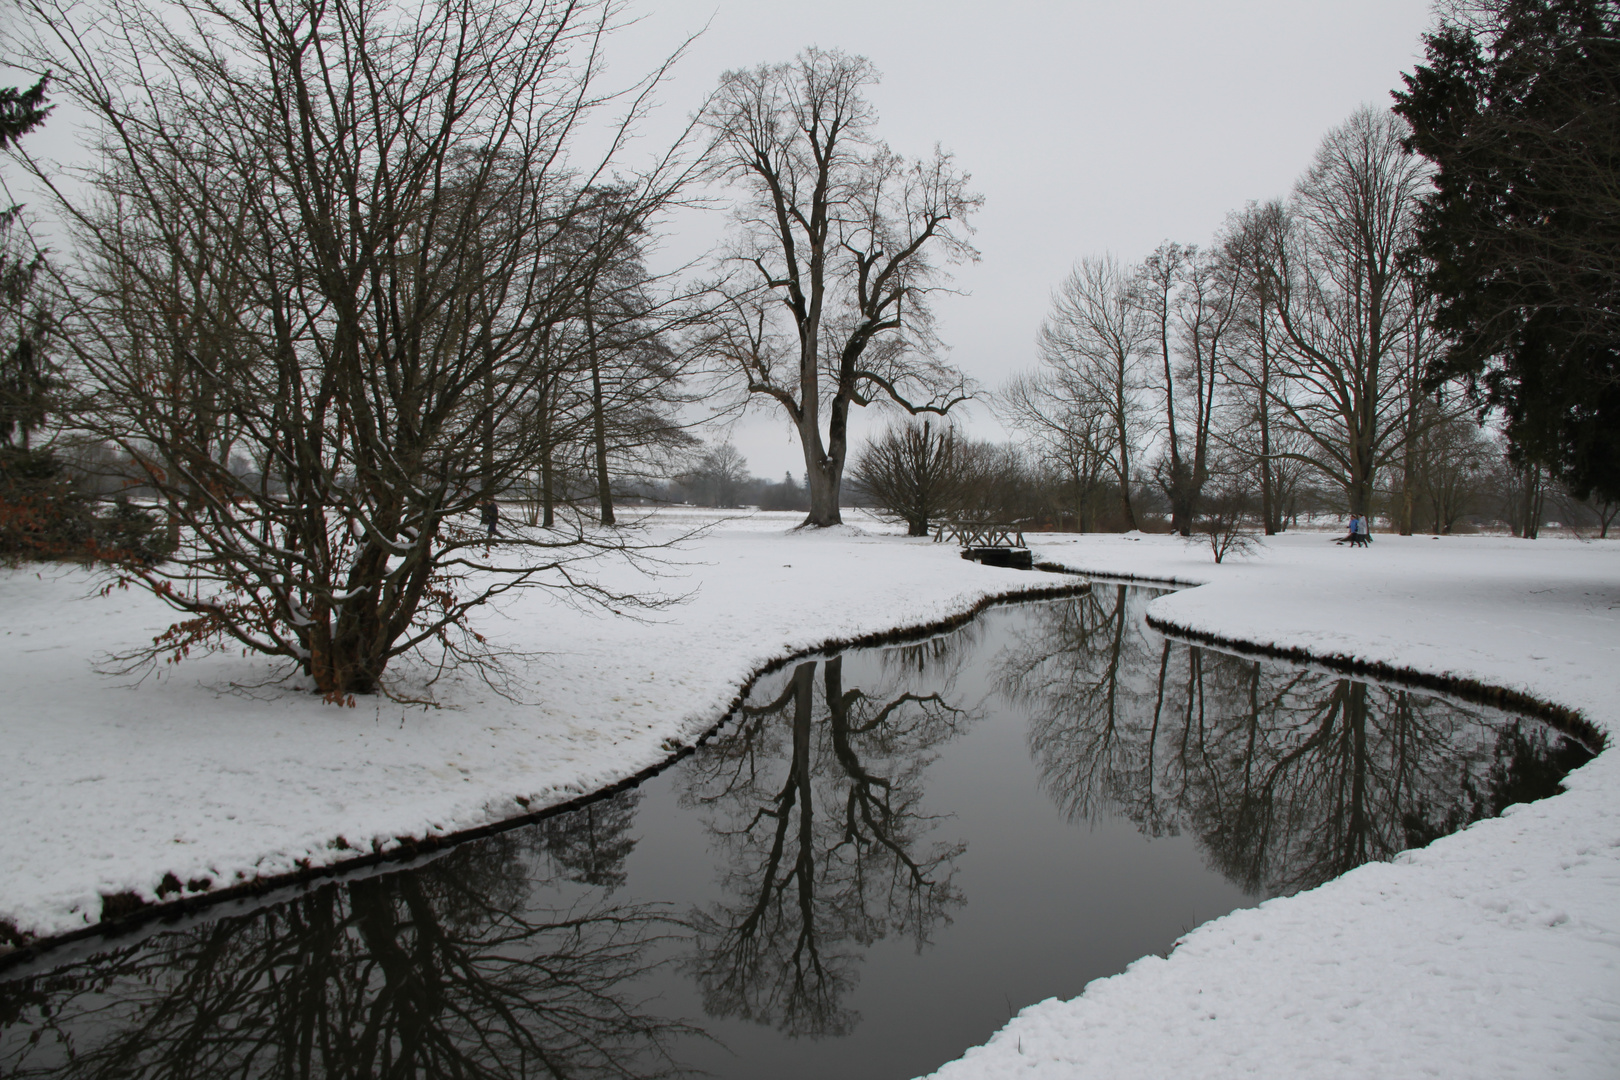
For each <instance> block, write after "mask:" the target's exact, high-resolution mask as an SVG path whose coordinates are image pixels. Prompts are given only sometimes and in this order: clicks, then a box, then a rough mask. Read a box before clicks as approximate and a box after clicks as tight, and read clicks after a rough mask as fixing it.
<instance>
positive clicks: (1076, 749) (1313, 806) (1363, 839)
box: [999, 585, 1591, 895]
mask: <svg viewBox="0 0 1620 1080" xmlns="http://www.w3.org/2000/svg"><path fill="white" fill-rule="evenodd" d="M1153 595H1154V594H1153V593H1152V592H1149V591H1148V590H1144V589H1138V588H1130V587H1126V586H1102V585H1098V586H1096V587H1094V589H1093V591H1092V592H1091V593H1090V594H1089V595H1087V596H1083V597H1078V598H1076V599H1074V600H1072V601H1067V602H1063V603H1057V604H1051V605H1045V606H1043V607H1041V608H1039V609H1037V610H1036V612H1035V613H1034V617H1033V618H1032V619H1031V621H1030V622H1029V623H1028V624H1026V626H1025V628H1024V629H1022V630H1020V631H1018V632H1017V633H1016V634H1015V637H1014V641H1013V643H1012V644H1011V645H1010V646H1009V648H1008V649H1007V650H1006V651H1005V653H1004V654H1003V656H1002V657H1001V660H1000V669H999V685H1000V688H1001V691H1002V693H1003V694H1004V695H1005V696H1006V697H1007V698H1008V699H1009V700H1011V701H1013V702H1015V703H1016V704H1018V705H1019V706H1021V707H1022V708H1023V709H1024V710H1026V711H1027V712H1028V714H1029V716H1030V728H1029V742H1030V750H1031V752H1032V754H1033V755H1034V757H1035V760H1036V764H1037V767H1038V768H1039V770H1040V775H1041V780H1042V784H1043V786H1044V787H1045V789H1046V790H1047V792H1048V793H1049V794H1050V795H1051V796H1052V797H1053V798H1054V799H1055V800H1056V801H1057V802H1058V804H1059V805H1060V806H1061V807H1062V808H1063V810H1064V811H1065V812H1066V813H1067V814H1068V815H1069V816H1070V817H1071V818H1072V819H1090V818H1093V817H1095V816H1097V815H1099V814H1106V813H1114V812H1117V813H1121V814H1124V815H1125V816H1126V817H1128V818H1129V819H1130V820H1132V821H1133V822H1135V823H1136V824H1137V826H1138V827H1139V828H1141V829H1142V830H1143V831H1144V832H1146V833H1148V834H1150V835H1153V836H1159V835H1167V834H1175V833H1178V832H1180V831H1182V830H1186V831H1189V832H1191V833H1193V834H1194V835H1196V836H1197V837H1198V839H1199V842H1200V843H1201V844H1202V846H1203V848H1204V849H1205V851H1206V853H1207V855H1208V857H1209V859H1210V860H1211V864H1212V865H1213V866H1214V867H1215V868H1217V869H1218V870H1220V872H1221V873H1223V874H1224V875H1225V876H1226V877H1227V878H1228V879H1230V880H1231V881H1233V882H1234V883H1235V884H1237V885H1239V886H1240V887H1241V888H1243V889H1244V890H1245V891H1246V892H1249V893H1251V894H1267V895H1276V894H1286V893H1291V892H1295V891H1298V890H1300V889H1308V888H1311V887H1313V886H1315V885H1319V884H1321V883H1322V882H1324V881H1327V880H1329V879H1331V878H1333V877H1336V876H1338V875H1339V874H1342V873H1344V872H1345V871H1346V870H1349V869H1352V868H1353V867H1356V866H1359V865H1361V864H1362V863H1364V862H1367V861H1369V860H1373V859H1387V858H1389V857H1391V856H1392V855H1395V854H1396V853H1398V852H1400V851H1402V850H1404V849H1406V848H1408V847H1415V846H1422V845H1423V844H1426V843H1428V842H1429V841H1430V840H1432V839H1434V838H1435V837H1436V836H1439V835H1443V834H1444V833H1447V832H1451V831H1454V830H1455V829H1458V828H1461V827H1462V826H1463V825H1466V824H1468V823H1469V822H1471V821H1475V820H1478V819H1479V818H1481V817H1485V816H1489V815H1493V814H1496V813H1499V812H1500V811H1501V809H1502V807H1503V806H1505V805H1507V804H1508V803H1509V802H1516V801H1524V800H1525V799H1527V798H1540V797H1543V796H1545V795H1550V794H1553V793H1555V792H1556V791H1557V790H1558V786H1557V781H1558V778H1559V777H1561V776H1562V775H1563V774H1564V773H1565V772H1567V771H1568V770H1569V769H1570V768H1573V767H1575V766H1576V765H1579V764H1581V763H1582V762H1584V761H1585V760H1586V759H1587V758H1589V757H1590V756H1591V754H1590V752H1589V751H1588V750H1587V749H1586V748H1585V747H1583V746H1581V745H1580V744H1578V743H1576V742H1574V741H1573V740H1570V739H1568V738H1566V737H1564V736H1562V735H1560V734H1558V733H1556V732H1553V731H1551V730H1550V729H1548V728H1546V727H1545V726H1544V725H1540V724H1538V723H1535V722H1531V721H1514V720H1512V719H1509V718H1506V717H1504V716H1503V715H1502V714H1501V713H1499V712H1497V711H1496V710H1492V709H1485V708H1475V707H1469V706H1463V705H1458V704H1456V703H1454V702H1450V701H1445V700H1442V699H1438V698H1433V697H1430V696H1428V695H1424V694H1420V693H1414V692H1412V691H1408V690H1405V689H1401V688H1395V687H1386V686H1379V685H1376V684H1369V683H1365V682H1358V681H1355V680H1352V679H1347V678H1344V677H1342V676H1338V675H1334V674H1327V673H1323V672H1319V671H1310V670H1301V669H1299V668H1294V667H1290V666H1284V665H1282V664H1276V663H1272V662H1268V661H1263V660H1261V661H1256V660H1253V659H1250V658H1247V657H1242V656H1233V655H1230V654H1226V653H1221V652H1216V651H1214V650H1210V649H1201V648H1196V647H1193V646H1188V645H1183V644H1180V643H1177V642H1172V641H1169V640H1167V639H1165V638H1162V637H1160V636H1159V635H1157V634H1155V633H1153V632H1152V631H1150V630H1148V629H1147V627H1146V625H1145V623H1144V622H1143V621H1142V608H1143V607H1144V606H1145V605H1146V603H1147V601H1148V600H1149V599H1151V597H1152V596H1153Z"/></svg>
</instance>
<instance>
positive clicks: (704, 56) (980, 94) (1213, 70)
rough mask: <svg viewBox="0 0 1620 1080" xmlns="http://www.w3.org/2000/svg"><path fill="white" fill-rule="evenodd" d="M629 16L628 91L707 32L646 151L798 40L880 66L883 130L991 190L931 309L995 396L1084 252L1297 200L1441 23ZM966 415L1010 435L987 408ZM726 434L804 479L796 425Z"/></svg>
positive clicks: (896, 2)
mask: <svg viewBox="0 0 1620 1080" xmlns="http://www.w3.org/2000/svg"><path fill="white" fill-rule="evenodd" d="M629 11H630V13H631V14H632V15H638V16H639V17H640V18H639V21H638V22H637V23H636V24H635V25H634V26H633V27H631V28H629V29H627V30H625V31H622V32H621V33H619V34H618V35H617V36H616V38H615V39H614V40H613V41H612V42H610V44H609V51H608V62H609V64H610V65H611V70H610V75H612V76H618V77H621V78H623V77H628V76H630V75H631V74H632V73H639V72H641V71H645V70H647V69H649V68H650V67H652V66H653V65H654V64H655V63H656V61H657V59H658V58H659V57H660V56H661V55H663V54H664V53H666V52H667V51H668V50H669V49H671V48H673V47H674V45H675V44H677V43H678V42H679V41H680V40H681V39H683V38H684V37H686V36H687V35H690V34H692V33H695V32H697V31H699V30H703V29H704V27H705V25H707V27H708V28H707V30H704V32H703V34H702V36H701V37H700V38H699V39H698V40H697V41H696V42H694V43H693V45H692V46H691V48H690V50H689V52H688V54H687V56H686V57H685V59H683V60H682V61H681V63H680V65H679V67H678V68H677V70H676V73H675V75H674V77H673V79H672V80H671V82H670V83H669V84H668V86H667V87H666V89H665V91H664V93H663V94H662V95H661V97H662V99H663V101H664V102H665V103H666V104H665V106H664V108H663V113H662V115H661V116H660V117H659V118H657V120H656V121H655V124H654V125H653V126H652V127H651V128H649V130H648V139H649V141H652V140H655V139H656V138H657V136H658V135H659V134H660V133H662V132H663V131H666V130H672V129H673V127H674V125H675V124H676V123H677V122H678V121H680V120H682V119H684V117H685V116H686V115H688V114H689V113H691V112H692V111H693V110H695V109H696V108H697V106H698V104H699V103H700V102H701V101H702V99H703V97H704V95H705V94H707V93H708V92H709V91H710V90H711V89H712V88H713V87H714V85H715V82H716V80H717V79H718V78H719V75H720V73H721V72H722V71H725V70H727V69H730V68H739V67H753V66H755V65H758V64H761V63H775V62H779V61H784V60H788V59H790V58H791V57H792V56H793V55H794V54H795V53H797V52H798V51H799V50H800V49H802V48H804V47H805V46H807V45H818V46H820V47H822V48H839V49H843V50H845V51H846V52H853V53H860V54H863V55H865V56H867V57H869V58H870V59H871V60H872V61H873V62H874V63H875V64H876V65H877V67H878V69H879V70H880V71H881V72H882V73H883V81H882V83H881V84H880V85H878V86H877V87H875V88H874V89H873V90H872V93H871V96H872V99H873V101H874V103H875V104H876V106H877V111H878V116H879V122H878V128H877V130H878V133H879V135H880V136H881V137H882V138H883V139H885V140H886V141H887V142H888V143H889V144H890V145H891V146H892V147H893V148H894V149H896V150H897V151H899V152H901V153H904V154H908V155H910V156H916V155H919V154H925V153H928V152H929V151H930V150H931V149H932V147H933V145H934V144H935V143H936V142H937V143H940V144H941V145H943V146H944V147H945V148H946V149H948V150H951V151H953V152H955V154H956V157H957V161H958V163H959V164H960V165H961V166H962V167H963V168H964V169H966V170H967V171H968V172H970V173H971V174H972V176H973V186H974V187H975V188H976V189H977V190H978V191H979V192H980V193H982V194H983V195H984V197H985V204H984V209H983V210H982V211H981V212H980V213H979V215H978V216H977V218H976V219H975V220H974V222H973V224H974V227H975V228H976V229H977V234H976V236H975V237H974V243H975V246H977V247H978V249H979V251H980V252H981V254H982V256H983V258H982V261H980V262H979V263H978V264H976V265H973V266H969V267H966V268H964V269H962V270H961V271H960V272H959V273H958V274H957V278H956V286H957V287H958V288H959V289H961V290H962V291H963V292H964V293H965V294H966V295H962V296H943V297H940V298H938V300H937V303H936V307H937V310H938V314H939V316H940V328H941V331H942V335H943V337H944V339H945V341H946V343H947V344H948V345H949V346H950V348H951V357H952V359H953V360H954V361H955V362H956V363H958V364H959V365H960V366H961V367H963V368H964V369H965V370H966V371H967V372H968V373H969V374H970V375H972V376H973V377H974V378H976V379H977V380H978V381H979V382H981V383H983V384H984V385H985V386H986V387H988V388H991V389H993V388H994V387H996V386H998V385H999V384H1000V383H1001V382H1002V381H1003V380H1004V379H1005V378H1006V377H1007V376H1008V375H1010V374H1011V373H1013V372H1015V371H1018V370H1020V369H1023V368H1027V367H1029V366H1031V365H1032V364H1033V363H1034V362H1035V352H1034V338H1035V332H1036V330H1037V328H1038V327H1039V326H1040V322H1041V319H1042V317H1043V315H1044V314H1045V312H1046V308H1047V304H1048V301H1049V298H1050V293H1051V290H1052V287H1053V286H1054V285H1055V284H1056V283H1057V282H1058V281H1060V280H1061V279H1062V277H1063V276H1064V275H1065V274H1066V273H1067V272H1068V270H1069V268H1070V266H1072V265H1073V263H1074V262H1075V260H1077V259H1079V258H1080V257H1081V256H1084V255H1090V254H1098V253H1102V252H1105V251H1111V252H1113V253H1114V254H1115V255H1118V256H1119V257H1120V258H1122V259H1125V260H1136V259H1140V258H1141V257H1142V256H1144V255H1146V254H1147V253H1148V252H1149V251H1151V250H1152V249H1153V247H1154V246H1155V245H1157V244H1158V243H1159V242H1160V241H1161V240H1166V239H1172V240H1179V241H1182V242H1185V243H1202V242H1205V241H1207V240H1208V239H1209V237H1210V236H1211V234H1212V233H1213V232H1214V231H1215V230H1216V229H1217V228H1218V227H1219V226H1220V224H1221V222H1222V220H1223V219H1224V218H1225V217H1226V215H1227V213H1228V212H1230V211H1232V210H1234V209H1238V208H1240V207H1242V206H1243V204H1244V203H1245V202H1247V201H1249V200H1251V199H1268V198H1272V197H1276V196H1282V195H1286V194H1287V193H1288V190H1289V188H1290V187H1291V186H1292V184H1293V182H1294V180H1295V178H1296V177H1297V176H1298V175H1299V174H1300V173H1301V172H1302V171H1303V170H1304V169H1305V167H1306V166H1307V165H1308V164H1309V162H1310V158H1311V155H1312V153H1313V152H1314V150H1315V147H1316V144H1317V142H1318V141H1319V140H1320V139H1321V137H1322V135H1323V134H1324V133H1325V132H1326V131H1327V130H1328V129H1329V128H1331V127H1333V126H1334V125H1336V124H1338V123H1340V122H1342V121H1343V120H1344V119H1345V118H1346V117H1347V116H1349V114H1350V113H1351V112H1352V111H1353V110H1354V109H1355V108H1356V107H1357V106H1359V105H1361V104H1362V103H1365V102H1371V103H1374V104H1377V105H1379V106H1387V105H1388V103H1389V92H1390V90H1391V89H1392V88H1394V87H1396V86H1397V85H1399V80H1400V73H1401V72H1402V71H1407V70H1410V69H1411V67H1412V65H1413V63H1414V62H1415V61H1416V60H1417V59H1418V58H1419V57H1420V55H1421V43H1420V40H1419V36H1420V35H1421V33H1422V32H1423V30H1424V29H1425V28H1426V27H1427V25H1428V23H1429V19H1430V8H1429V4H1428V2H1427V0H1219V2H1216V0H1203V2H1199V0H1177V2H1148V0H1134V2H1133V0H1070V2H1058V0H1049V2H1039V0H1022V2H1020V0H1001V2H998V3H994V4H990V3H972V2H967V0H928V2H914V0H864V2H860V0H794V2H778V0H721V2H719V3H716V2H715V0H641V2H639V3H632V4H631V6H630V8H629ZM724 228H725V219H724V217H723V216H722V215H719V214H714V215H710V216H709V217H708V218H707V219H705V220H703V221H701V222H693V221H691V220H689V219H683V220H682V221H681V222H680V229H681V234H682V235H681V236H680V237H679V239H678V240H677V241H675V242H674V243H672V244H671V247H672V249H674V250H677V251H679V252H681V253H682V254H686V253H687V252H688V251H689V250H695V249H698V248H700V247H707V246H708V245H709V244H710V243H712V242H713V241H714V240H715V239H717V238H718V237H719V236H720V235H721V233H722V232H723V229H724ZM862 411H863V410H856V412H857V413H860V412H862ZM864 411H865V412H868V413H870V412H873V411H874V410H864ZM970 420H971V429H972V430H973V431H974V432H975V433H978V434H981V435H983V436H989V437H999V436H1000V435H1001V432H1000V430H999V428H997V427H996V426H995V425H994V424H993V423H987V422H986V420H985V417H984V415H983V413H982V412H981V413H977V414H975V415H973V416H971V417H970ZM878 422H879V424H881V423H882V419H881V418H879V421H878ZM865 426H866V425H862V427H863V428H864V427H865ZM733 435H734V440H735V442H736V444H737V446H738V448H739V449H741V450H742V452H743V453H744V454H745V455H746V456H747V458H748V463H749V467H750V469H751V470H752V471H753V472H754V473H755V474H757V475H760V476H770V477H775V476H780V475H781V474H782V472H783V471H784V470H789V469H791V470H792V472H793V474H794V475H795V476H797V475H799V473H800V472H801V471H802V470H803V461H802V457H801V455H800V453H799V450H798V445H797V443H796V441H794V440H793V438H792V437H791V435H790V431H789V429H788V426H787V424H786V422H785V421H782V420H777V419H775V418H774V417H769V416H759V417H756V418H754V419H751V420H749V421H746V422H744V423H743V424H740V425H739V426H738V427H737V428H736V429H735V431H734V433H733Z"/></svg>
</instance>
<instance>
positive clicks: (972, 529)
mask: <svg viewBox="0 0 1620 1080" xmlns="http://www.w3.org/2000/svg"><path fill="white" fill-rule="evenodd" d="M947 540H954V541H956V543H957V545H958V546H959V547H961V549H962V558H964V559H972V560H974V561H975V562H981V563H984V564H985V565H986V566H1014V567H1018V568H1020V569H1024V570H1027V569H1029V568H1030V567H1031V566H1033V565H1034V557H1033V556H1031V555H1030V553H1029V548H1028V546H1026V545H1025V543H1024V530H1023V529H1022V527H1020V526H1019V525H1018V523H1017V522H1001V521H942V522H940V523H939V524H938V525H936V526H935V527H934V543H936V544H942V543H944V542H945V541H947Z"/></svg>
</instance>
